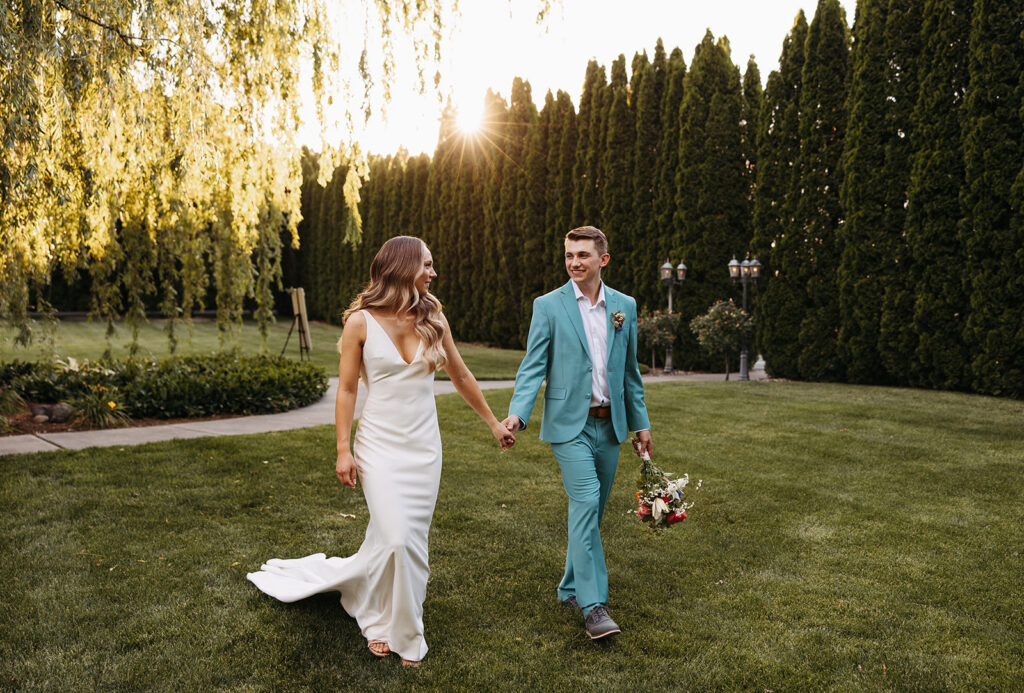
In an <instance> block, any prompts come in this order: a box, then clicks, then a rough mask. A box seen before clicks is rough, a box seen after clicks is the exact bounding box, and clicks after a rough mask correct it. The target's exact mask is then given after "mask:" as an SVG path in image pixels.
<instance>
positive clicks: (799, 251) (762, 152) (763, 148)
mask: <svg viewBox="0 0 1024 693" xmlns="http://www.w3.org/2000/svg"><path fill="white" fill-rule="evenodd" d="M806 43H807V18H806V17H805V16H804V13H803V10H801V11H800V12H799V13H798V14H797V16H796V20H795V21H794V23H793V28H792V29H791V30H790V33H789V35H788V36H786V40H785V41H784V42H783V44H782V55H781V57H780V58H779V69H778V70H777V71H775V72H772V73H771V74H770V75H769V76H768V86H767V88H766V89H765V95H764V109H763V113H762V116H761V130H760V133H759V135H758V158H757V161H758V166H757V170H756V177H757V185H756V186H755V192H754V240H753V242H752V248H751V250H752V252H753V253H754V255H756V256H757V257H758V258H759V259H760V260H761V262H762V263H763V264H764V265H765V268H764V272H763V274H762V276H763V279H762V280H761V286H760V287H758V288H759V290H760V291H759V293H760V297H759V300H758V301H755V303H754V305H755V308H754V327H755V334H756V337H755V341H756V343H757V344H758V346H759V348H760V350H761V353H762V354H763V355H764V357H765V368H766V370H767V372H768V373H770V374H771V375H773V376H776V377H782V378H795V377H797V376H798V375H799V370H798V367H797V359H798V358H799V355H800V351H799V343H798V341H797V335H798V334H799V333H800V321H801V320H802V319H803V316H804V313H805V311H806V309H807V290H806V285H805V281H806V278H805V277H804V276H803V272H802V261H801V259H802V257H803V247H802V239H801V236H800V234H798V233H795V232H794V230H793V229H792V225H791V219H792V213H793V210H792V204H793V203H795V200H796V197H795V196H791V195H790V191H792V190H798V189H799V188H798V187H797V186H796V185H795V183H794V180H793V178H794V175H795V170H796V161H797V158H798V157H799V156H800V133H799V127H800V125H799V121H800V91H801V84H802V79H803V67H804V51H805V50H806V48H805V47H806Z"/></svg>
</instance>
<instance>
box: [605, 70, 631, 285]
mask: <svg viewBox="0 0 1024 693" xmlns="http://www.w3.org/2000/svg"><path fill="white" fill-rule="evenodd" d="M607 100H608V115H607V118H606V139H605V142H604V146H603V147H602V151H603V157H602V167H601V170H602V173H601V182H602V187H601V230H602V231H604V232H605V235H607V236H608V243H609V250H610V252H612V253H613V261H612V262H611V263H610V264H609V265H608V266H607V267H606V268H605V271H604V273H603V275H604V276H605V279H606V280H607V281H608V283H609V284H611V285H613V286H617V287H620V288H621V289H622V290H623V291H626V292H630V291H632V286H630V284H631V282H630V280H631V279H632V272H631V270H630V262H631V259H632V253H631V249H632V248H633V247H634V244H635V232H634V228H635V226H634V223H635V222H634V218H633V145H634V141H635V130H636V128H635V126H634V124H633V118H632V114H631V113H630V108H629V88H628V82H627V80H626V57H625V56H624V55H620V56H619V57H618V58H617V59H616V60H615V62H613V63H612V78H611V83H610V84H609V85H608V99H607Z"/></svg>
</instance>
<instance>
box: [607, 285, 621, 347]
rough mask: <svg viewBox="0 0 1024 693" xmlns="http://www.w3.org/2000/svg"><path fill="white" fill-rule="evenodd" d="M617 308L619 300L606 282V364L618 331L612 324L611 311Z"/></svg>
mask: <svg viewBox="0 0 1024 693" xmlns="http://www.w3.org/2000/svg"><path fill="white" fill-rule="evenodd" d="M617 310H619V302H618V300H617V297H616V295H615V292H614V291H612V290H611V289H609V288H608V285H607V284H606V285H605V287H604V312H605V316H604V317H605V320H606V322H605V324H606V325H607V326H608V338H607V340H606V341H605V344H607V345H608V346H607V348H606V349H605V351H606V354H605V355H606V357H607V362H606V365H607V364H608V363H611V362H612V349H613V347H614V346H615V337H616V335H618V333H619V332H618V331H617V330H616V329H615V325H613V324H612V313H614V312H615V311H617Z"/></svg>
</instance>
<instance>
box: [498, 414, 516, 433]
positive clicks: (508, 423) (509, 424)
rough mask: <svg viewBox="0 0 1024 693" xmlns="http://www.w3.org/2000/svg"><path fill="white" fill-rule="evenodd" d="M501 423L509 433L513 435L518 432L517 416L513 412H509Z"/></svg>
mask: <svg viewBox="0 0 1024 693" xmlns="http://www.w3.org/2000/svg"><path fill="white" fill-rule="evenodd" d="M501 425H502V426H504V427H505V428H507V429H508V432H509V433H511V434H512V435H515V434H516V433H518V432H519V417H518V416H516V415H515V414H511V415H509V417H508V418H507V419H505V420H504V421H502V422H501Z"/></svg>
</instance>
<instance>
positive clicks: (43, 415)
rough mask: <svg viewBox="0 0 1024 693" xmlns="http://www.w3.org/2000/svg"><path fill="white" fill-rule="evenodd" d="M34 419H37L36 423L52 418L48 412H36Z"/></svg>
mask: <svg viewBox="0 0 1024 693" xmlns="http://www.w3.org/2000/svg"><path fill="white" fill-rule="evenodd" d="M32 420H33V421H35V422H36V423H46V422H47V421H49V420H50V417H49V416H47V415H46V414H36V415H35V416H33V417H32Z"/></svg>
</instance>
